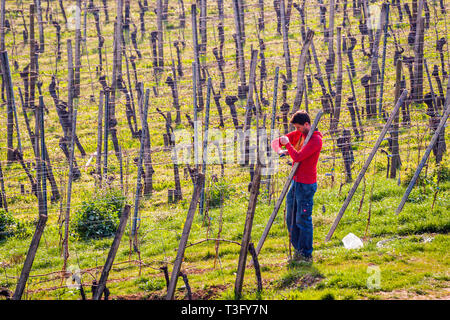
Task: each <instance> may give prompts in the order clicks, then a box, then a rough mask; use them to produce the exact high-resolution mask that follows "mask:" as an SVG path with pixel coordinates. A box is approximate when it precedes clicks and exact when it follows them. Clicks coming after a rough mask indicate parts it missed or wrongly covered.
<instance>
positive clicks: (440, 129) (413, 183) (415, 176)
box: [395, 78, 450, 215]
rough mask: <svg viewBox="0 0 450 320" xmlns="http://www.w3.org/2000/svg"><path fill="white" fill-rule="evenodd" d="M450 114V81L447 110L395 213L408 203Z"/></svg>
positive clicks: (449, 82) (446, 103)
mask: <svg viewBox="0 0 450 320" xmlns="http://www.w3.org/2000/svg"><path fill="white" fill-rule="evenodd" d="M449 79H450V78H449ZM449 115H450V81H448V86H447V99H446V102H445V112H444V114H443V115H442V117H441V121H440V122H439V125H438V127H437V129H436V131H435V132H434V134H433V137H432V138H431V141H430V144H429V145H428V147H427V149H426V150H425V153H424V155H423V156H422V160H421V161H420V163H419V165H418V166H417V169H416V172H414V176H413V177H412V179H411V181H410V182H409V185H408V187H407V188H406V191H405V193H404V194H403V197H402V200H401V201H400V204H399V205H398V207H397V210H396V211H395V213H396V214H397V215H398V214H399V213H400V212H401V211H402V209H403V207H404V205H405V203H406V200H408V197H409V194H410V193H411V191H412V189H413V188H414V185H415V184H416V180H417V178H418V177H419V175H420V172H421V171H422V169H423V167H424V165H425V163H426V162H427V160H428V157H429V156H430V153H431V150H432V149H433V147H434V145H435V144H436V142H437V141H438V139H439V137H440V135H441V131H442V130H444V128H445V124H446V122H447V119H448V116H449Z"/></svg>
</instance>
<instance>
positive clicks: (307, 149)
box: [285, 136, 322, 162]
mask: <svg viewBox="0 0 450 320" xmlns="http://www.w3.org/2000/svg"><path fill="white" fill-rule="evenodd" d="M285 147H286V149H287V150H288V152H289V155H290V156H291V158H292V160H293V161H294V162H300V161H303V160H304V159H306V158H308V157H310V156H311V155H312V154H314V153H315V152H317V151H319V150H320V149H321V147H322V140H321V139H319V138H318V137H314V136H313V137H311V139H310V140H309V142H308V143H307V144H306V145H305V146H304V147H303V148H302V149H301V150H300V151H297V150H295V149H294V147H293V146H292V144H291V143H287V144H286V145H285Z"/></svg>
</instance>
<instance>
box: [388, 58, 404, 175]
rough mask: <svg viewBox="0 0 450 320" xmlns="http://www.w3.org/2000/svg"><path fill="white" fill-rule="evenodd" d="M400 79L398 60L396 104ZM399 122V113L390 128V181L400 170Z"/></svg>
mask: <svg viewBox="0 0 450 320" xmlns="http://www.w3.org/2000/svg"><path fill="white" fill-rule="evenodd" d="M401 79H402V61H401V60H400V59H399V60H397V63H396V84H395V91H394V99H395V102H397V100H398V98H399V97H400V81H401ZM399 120H400V112H399V113H398V114H397V115H396V116H395V118H394V125H393V126H392V131H391V139H392V150H391V154H392V160H391V170H390V174H389V177H390V178H391V179H395V176H396V174H397V169H398V168H400V165H401V160H400V147H399V144H398V130H399Z"/></svg>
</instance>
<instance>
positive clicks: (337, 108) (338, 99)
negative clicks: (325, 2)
mask: <svg viewBox="0 0 450 320" xmlns="http://www.w3.org/2000/svg"><path fill="white" fill-rule="evenodd" d="M336 31H337V34H336V38H337V41H336V42H337V60H338V61H337V77H336V96H335V100H334V113H333V114H332V117H331V126H330V132H331V134H333V135H336V134H337V127H338V124H339V119H340V116H341V104H342V50H341V47H342V46H341V27H337V28H336Z"/></svg>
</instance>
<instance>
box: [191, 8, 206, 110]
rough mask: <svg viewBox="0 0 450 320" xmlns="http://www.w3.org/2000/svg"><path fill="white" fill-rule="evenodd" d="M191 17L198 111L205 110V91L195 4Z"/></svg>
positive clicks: (196, 107) (196, 106)
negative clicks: (203, 89) (201, 71)
mask: <svg viewBox="0 0 450 320" xmlns="http://www.w3.org/2000/svg"><path fill="white" fill-rule="evenodd" d="M191 15H192V41H193V42H194V43H193V46H194V60H195V61H194V62H195V71H196V80H195V81H196V83H195V84H194V85H195V87H196V90H197V91H196V92H195V94H196V95H197V97H196V98H195V99H196V100H198V105H197V104H196V105H195V106H194V108H195V109H198V111H202V110H203V91H202V85H201V81H200V78H201V73H200V66H201V65H200V54H199V50H198V49H199V45H198V33H197V6H196V5H195V4H192V5H191Z"/></svg>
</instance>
